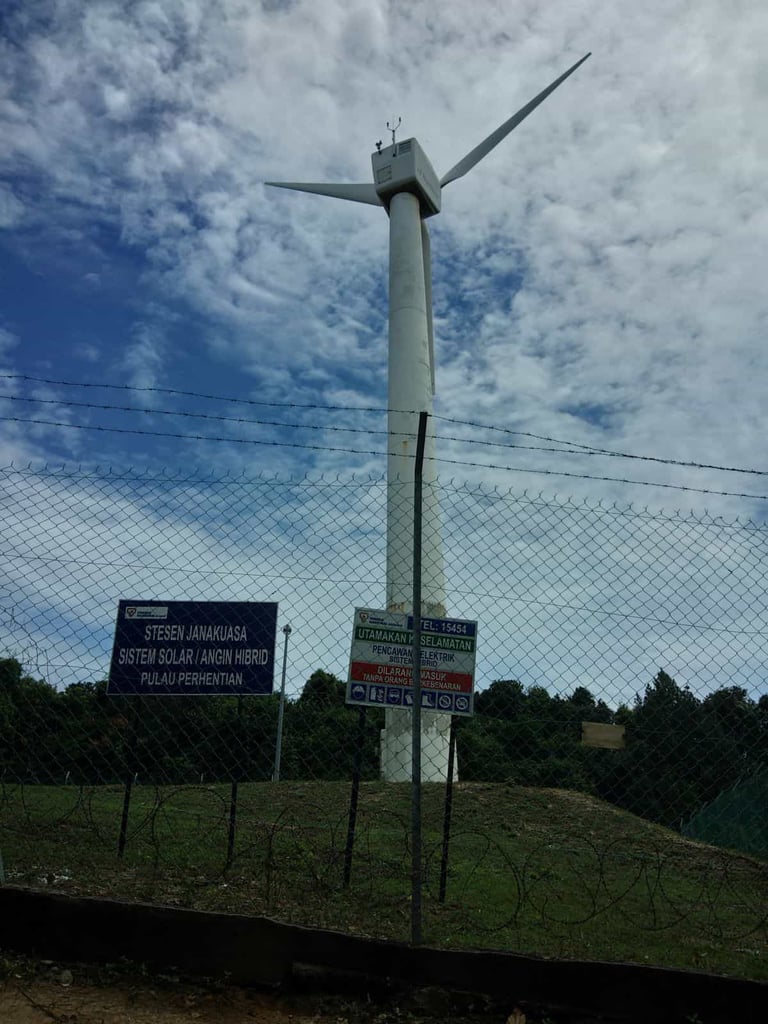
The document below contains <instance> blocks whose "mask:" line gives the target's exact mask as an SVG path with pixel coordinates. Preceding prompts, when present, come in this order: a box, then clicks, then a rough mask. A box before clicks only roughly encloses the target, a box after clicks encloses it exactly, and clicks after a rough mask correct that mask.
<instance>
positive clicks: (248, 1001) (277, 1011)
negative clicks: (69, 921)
mask: <svg viewBox="0 0 768 1024" xmlns="http://www.w3.org/2000/svg"><path fill="white" fill-rule="evenodd" d="M326 1019H327V1020H328V1021H329V1024H332V1022H333V1024H335V1020H336V1018H326V1017H324V1016H323V1015H316V1014H312V1013H309V1014H307V1013H305V1012H304V1013H303V1012H297V1011H296V1010H294V1009H291V1008H288V1007H286V1006H284V1005H281V1003H280V1000H279V999H278V998H277V997H274V996H269V995H264V994H259V993H253V992H246V991H243V990H242V989H227V990H226V991H223V992H210V991H209V992H206V991H203V990H200V989H194V988H192V987H191V986H185V985H180V986H178V988H177V990H176V991H173V990H172V989H170V988H169V987H163V988H157V987H156V986H153V985H152V984H151V983H150V984H148V985H139V984H136V983H132V984H125V983H122V984H118V985H107V986H102V985H95V984H93V983H91V982H88V981H85V982H78V981H77V980H76V979H74V980H73V981H72V982H71V983H70V984H65V985H63V984H61V983H60V982H56V981H34V980H33V981H30V982H24V981H21V980H17V979H13V978H8V979H6V981H5V982H4V983H3V984H2V987H0V1021H2V1022H3V1024H50V1022H51V1021H55V1022H58V1024H182V1022H183V1024H190V1022H191V1021H197V1022H199V1024H209V1022H210V1024H214V1022H216V1024H245V1022H248V1024H256V1022H258V1024H305V1022H309V1021H313V1022H315V1024H320V1022H321V1021H323V1020H326Z"/></svg>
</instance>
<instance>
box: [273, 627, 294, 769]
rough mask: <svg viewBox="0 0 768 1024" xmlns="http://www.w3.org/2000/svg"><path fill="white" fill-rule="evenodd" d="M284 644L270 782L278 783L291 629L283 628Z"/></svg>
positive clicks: (281, 754)
mask: <svg viewBox="0 0 768 1024" xmlns="http://www.w3.org/2000/svg"><path fill="white" fill-rule="evenodd" d="M283 635H284V636H285V643H284V644H283V674H282V679H281V681H280V708H279V710H278V712H277V741H276V743H275V767H274V771H273V772H272V781H273V782H279V781H280V762H281V760H282V757H283V717H284V715H285V672H286V669H287V667H288V637H289V636H290V635H291V627H290V626H287V625H286V626H283Z"/></svg>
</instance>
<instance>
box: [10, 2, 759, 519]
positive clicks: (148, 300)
mask: <svg viewBox="0 0 768 1024" xmlns="http://www.w3.org/2000/svg"><path fill="white" fill-rule="evenodd" d="M737 7H738V12H729V13H728V14H727V15H726V14H725V13H722V14H721V13H720V10H719V6H718V5H716V4H714V3H704V4H702V3H683V2H676V3H675V2H673V3H668V2H664V3H661V2H659V3H653V2H652V3H649V4H645V5H643V7H642V9H641V10H638V11H628V10H621V11H620V10H618V9H617V8H616V7H615V5H612V4H600V3H595V2H594V0H590V2H588V0H577V2H575V3H574V2H568V3H558V2H554V3H548V4H546V5H539V4H534V3H521V4H513V5H512V7H509V6H508V5H505V6H499V5H497V4H493V3H479V4H478V5H477V6H476V15H475V16H473V19H472V24H471V25H468V24H466V19H465V16H464V10H463V5H462V4H460V3H439V4H438V3H432V2H415V3H412V4H408V5H401V4H389V3H383V2H375V0H365V2H360V3H349V2H343V3H342V2H334V0H319V2H312V3H303V2H295V3H285V4H283V3H263V4H258V3H255V4H248V5H242V4H239V3H226V2H222V3H202V2H196V0H183V2H181V0H165V2H155V3H149V2H146V3H132V4H129V5H126V4H124V3H109V2H99V0H95V2H89V3H77V2H67V3H63V2H48V0H46V2H35V0H32V2H28V3H24V4H16V5H13V4H11V5H10V6H9V5H6V6H5V15H4V24H3V43H2V67H3V69H4V70H3V94H2V97H3V98H2V104H1V105H0V121H1V122H2V124H1V125H0V128H1V130H2V139H3V143H2V148H0V158H1V167H2V186H1V190H0V223H2V235H1V236H0V237H1V238H2V242H1V243H0V255H1V258H2V263H1V264H0V266H1V268H2V277H1V278H0V287H2V305H1V306H0V330H2V335H0V337H1V338H2V369H3V371H4V372H6V373H9V374H13V373H17V374H27V375H30V376H35V377H40V378H48V379H52V380H71V381H85V382H91V383H112V384H116V383H119V384H123V385H125V384H128V385H136V386H137V387H145V388H146V387H153V386H154V387H168V388H175V389H178V390H188V391H195V392H206V393H214V394H221V395H225V396H227V395H228V396H232V397H235V398H250V399H266V400H269V401H273V402H278V403H279V402H286V403H324V404H334V405H349V406H355V405H363V406H369V405H375V406H383V405H384V404H385V380H384V372H385V371H384V367H385V339H386V288H385V284H386V282H385V274H386V228H387V225H386V216H385V215H384V213H383V212H382V211H377V210H375V209H372V208H369V207H357V206H355V205H353V204H343V203H339V202H336V201H333V200H323V199H320V198H316V197H305V196H298V195H296V194H290V193H275V192H274V191H270V190H269V189H266V188H265V187H264V186H263V184H262V183H263V181H264V180H265V179H269V178H274V177H277V178H281V177H282V178H285V177H289V178H293V179H294V180H295V179H299V180H301V179H302V178H303V179H305V180H307V179H309V180H313V179H314V180H362V181H365V180H368V177H369V173H370V172H369V167H370V164H369V153H370V151H371V150H372V148H373V143H374V142H375V141H376V139H378V138H381V137H382V136H384V137H385V138H386V129H385V125H386V121H387V120H391V118H392V117H393V116H394V115H395V113H396V114H397V116H400V117H402V119H403V125H402V129H401V131H402V132H406V133H407V134H415V135H417V136H418V137H419V139H420V140H421V142H422V144H423V145H424V146H425V148H426V149H427V152H428V153H429V154H430V156H431V158H432V160H433V163H434V164H435V167H436V168H437V170H438V173H441V172H442V171H444V170H445V169H446V167H447V166H450V165H451V164H452V163H453V162H454V161H455V159H457V158H458V157H459V156H460V155H462V154H463V153H464V152H466V151H467V150H468V149H469V148H471V147H472V146H474V145H475V144H476V143H477V142H478V141H479V139H481V138H482V137H483V136H484V135H485V134H487V133H488V132H489V131H490V130H492V129H493V128H494V127H496V126H497V124H499V123H500V122H501V121H503V120H504V119H506V117H508V116H509V114H510V113H511V112H513V111H514V110H516V109H517V108H518V107H519V106H521V105H522V104H523V103H524V102H526V101H527V100H528V99H529V98H530V97H531V96H532V95H534V94H535V93H536V92H538V91H539V90H540V89H541V88H542V87H543V86H544V85H546V84H548V83H549V82H550V81H551V80H552V79H553V78H554V77H556V76H557V75H558V74H559V73H560V72H561V71H562V70H564V69H565V68H566V67H568V66H570V64H571V63H573V62H574V60H575V59H578V58H579V57H580V56H582V55H583V53H585V52H586V51H587V50H592V51H593V54H594V55H593V57H592V58H591V60H590V61H588V62H587V63H586V64H585V65H584V66H583V67H582V68H580V69H579V71H578V72H577V73H576V74H575V75H574V76H573V78H572V79H570V80H569V81H568V82H567V83H565V85H564V86H562V87H561V89H560V90H558V91H557V92H556V93H555V94H554V95H553V96H552V97H551V98H550V99H549V100H547V101H546V103H545V104H544V105H543V106H542V107H541V108H540V109H539V110H538V111H536V112H535V113H534V115H532V116H531V118H529V119H528V120H527V121H526V122H525V123H524V125H522V126H521V127H520V128H518V129H517V131H516V132H514V133H513V134H512V135H511V136H510V137H509V138H508V139H507V140H505V142H504V143H503V144H502V145H501V146H500V147H499V148H498V149H497V150H496V151H494V153H493V154H491V156H489V157H488V158H487V159H486V160H485V161H484V162H483V163H482V164H480V165H479V166H478V167H477V168H476V169H475V170H474V171H473V172H472V173H471V174H469V175H468V176H467V177H466V178H464V179H462V180H461V181H459V182H456V183H454V184H452V185H451V186H450V188H449V189H446V193H445V196H444V209H443V213H442V215H441V216H440V217H439V218H437V219H436V220H434V221H433V234H434V239H433V253H434V261H435V267H434V270H435V306H436V310H435V315H436V324H437V338H438V342H437V344H438V378H439V382H438V395H437V403H438V404H437V411H438V412H442V413H443V414H445V415H449V416H452V417H455V418H457V419H468V420H473V421H479V422H481V423H489V424H496V425H501V426H505V427H508V428H510V429H520V430H527V431H532V432H537V433H541V434H545V435H548V436H555V437H560V438H564V439H567V440H574V441H577V442H581V443H585V444H593V445H597V446H601V447H615V448H617V449H621V450H624V451H631V452H635V453H639V454H650V455H662V456H668V457H672V458H676V459H680V460H690V461H695V462H710V463H717V464H728V465H741V466H753V467H757V468H760V466H761V465H762V460H763V451H762V449H763V446H762V441H761V436H762V434H763V433H764V431H763V423H764V412H763V410H764V397H763V390H764V388H763V381H764V379H765V370H766V363H767V362H768V355H767V354H766V349H765V345H764V335H765V326H766V298H765V289H764V281H763V276H764V275H763V270H762V259H763V255H764V250H765V241H766V235H767V234H768V222H767V221H766V214H765V210H766V208H768V207H767V206H766V202H765V200H766V194H765V193H766V189H767V186H766V184H765V175H764V161H765V157H766V156H768V150H767V149H766V146H767V144H768V143H767V132H766V128H765V125H764V118H763V117H762V116H761V113H760V112H761V111H762V110H764V103H765V98H766V90H767V89H768V86H767V84H766V73H765V69H764V65H763V63H762V56H761V54H762V53H763V43H764V42H765V41H766V32H767V31H768V29H767V28H766V26H767V25H768V15H766V14H765V13H764V11H763V9H762V6H761V5H760V4H758V3H756V2H751V3H750V2H742V3H738V4H737ZM2 387H3V392H4V393H6V394H10V395H15V396H16V397H46V398H47V399H48V400H49V401H51V400H52V399H61V400H62V403H65V402H66V401H67V400H72V399H75V398H79V399H80V400H83V395H82V394H80V395H77V394H76V392H75V391H73V390H72V389H67V388H64V387H57V386H55V385H34V384H32V383H30V382H23V381H19V380H14V379H7V378H6V379H5V380H4V381H3V383H2ZM116 397H117V396H116V395H115V394H112V395H110V394H109V393H108V392H105V393H102V394H100V395H99V400H100V401H101V402H102V403H103V404H133V405H135V406H137V407H147V406H150V405H153V406H154V407H155V408H156V409H161V408H162V409H167V410H173V409H182V408H184V406H183V402H182V399H181V398H180V397H176V398H174V397H172V396H160V395H156V394H155V395H153V394H151V393H146V392H145V393H140V392H137V393H129V394H128V395H127V396H125V397H127V398H128V400H129V401H128V402H127V403H126V402H122V401H121V402H117V401H116V400H115V399H116ZM196 407H197V408H198V409H199V403H198V404H197V406H196ZM206 408H208V407H207V406H206ZM211 408H212V411H215V410H218V412H221V411H222V410H221V409H220V408H219V407H218V406H215V407H211ZM230 411H231V410H230ZM3 412H4V413H5V414H6V415H16V416H27V417H28V418H47V419H51V420H55V421H57V422H67V421H71V422H77V423H82V424H85V425H94V424H99V425H102V426H109V425H126V424H127V423H128V421H129V420H130V421H131V422H133V423H135V424H137V425H138V424H140V423H141V424H143V426H144V428H145V429H156V430H159V429H161V423H162V425H163V426H166V427H167V428H168V429H169V430H170V431H171V432H178V433H184V432H194V433H202V432H203V431H202V430H196V431H187V430H186V429H185V427H188V426H189V422H187V423H185V421H184V420H179V421H173V423H174V425H173V426H170V425H169V420H168V418H167V417H166V418H164V419H162V420H160V419H159V418H158V417H155V418H154V419H153V418H151V417H144V418H142V417H141V416H140V415H137V414H133V415H132V416H128V415H127V414H117V413H115V414H114V419H113V416H112V415H110V413H109V412H108V411H106V410H102V411H101V412H97V411H96V410H85V409H80V410H79V411H76V410H74V409H72V408H68V407H67V406H66V405H65V404H62V406H61V407H60V408H59V407H56V406H48V407H47V408H43V407H36V406H34V405H27V404H26V403H22V402H15V403H5V404H4V407H3ZM45 412H49V413H55V415H53V414H51V415H44V413H45ZM272 418H278V417H272ZM286 419H288V417H286ZM336 422H338V420H337V421H336ZM350 422H351V423H353V424H354V425H358V426H362V425H364V424H363V422H362V420H361V417H359V416H351V419H350ZM369 422H370V423H371V425H374V424H375V426H376V427H380V426H381V422H382V421H381V419H380V418H379V419H377V420H375V421H374V420H371V421H369ZM225 429H226V430H232V431H234V430H235V429H241V428H235V427H234V426H233V425H229V426H228V427H226V425H225ZM85 433H86V432H80V433H79V434H78V432H77V431H66V430H64V429H63V428H56V427H42V426H37V427H31V426H24V425H22V424H18V423H16V424H14V423H9V422H7V421H5V422H4V423H2V425H0V449H1V451H2V456H3V458H4V459H9V458H13V457H14V456H16V457H20V458H47V457H49V456H51V455H52V456H55V457H57V458H67V459H68V458H74V459H76V460H79V459H81V458H82V457H83V456H84V454H85V453H86V452H87V453H88V458H92V457H93V456H95V455H100V454H102V453H103V454H105V455H107V456H110V457H112V456H116V455H119V454H121V453H123V454H124V457H125V458H126V459H128V460H129V461H135V460H137V459H138V460H140V461H142V462H143V461H147V460H149V461H153V462H157V463H163V462H173V461H174V460H176V459H184V460H188V459H189V458H190V457H194V458H195V459H199V460H200V461H201V463H204V462H205V461H206V459H210V458H211V457H212V453H213V450H214V449H215V451H216V452H217V454H216V458H217V460H219V461H221V460H223V461H226V462H230V461H231V462H233V463H236V464H238V465H245V466H251V465H252V464H257V465H259V466H264V465H267V466H269V467H270V468H272V467H274V466H278V467H280V468H284V469H286V470H289V471H290V470H291V469H292V468H293V466H294V465H298V466H299V467H300V468H302V469H306V468H307V466H308V465H312V466H315V465H316V466H317V467H318V468H321V469H322V468H324V467H325V465H326V459H325V458H324V456H323V455H322V454H321V453H319V454H316V455H314V456H306V455H302V454H301V453H300V452H294V454H293V455H290V454H287V453H286V452H278V453H275V452H269V451H266V450H264V449H262V450H259V451H257V452H253V451H251V450H249V451H247V452H244V451H234V452H233V451H228V450H227V451H225V446H222V445H217V446H213V445H209V446H207V447H206V446H205V445H200V444H195V443H193V442H186V443H185V442H183V441H175V442H174V441H172V440H170V439H166V440H162V439H159V438H158V439H155V440H154V441H150V440H149V439H144V440H143V441H137V440H136V439H131V438H130V437H119V436H109V435H107V434H101V435H95V434H93V433H90V434H89V435H88V436H87V438H86V437H85V436H83V435H84V434H85ZM218 433H221V431H218ZM454 434H455V431H454ZM248 436H254V437H255V436H259V435H257V434H253V435H248ZM302 436H303V437H305V436H306V435H302ZM473 436H474V437H475V439H476V440H481V439H482V438H483V437H484V436H486V435H483V434H482V432H480V433H475V434H474V435H473ZM353 437H354V435H353ZM350 447H351V445H350ZM360 447H361V448H364V449H369V448H371V445H370V444H368V443H365V444H360ZM443 450H444V452H445V454H446V456H448V455H449V454H450V457H451V458H455V459H459V460H466V461H479V462H486V463H494V464H510V465H514V466H516V467H517V468H518V469H519V468H521V467H523V468H524V467H530V468H533V467H537V468H543V467H546V468H549V469H557V468H558V467H559V466H565V465H566V463H567V466H568V467H569V468H570V469H571V470H577V469H578V467H582V468H583V469H584V471H585V472H593V473H598V474H599V473H602V474H603V475H614V476H624V477H628V476H631V477H633V478H638V479H643V480H648V481H652V480H659V481H664V482H667V483H680V484H688V485H690V486H701V487H704V488H706V487H712V488H713V489H722V490H735V491H750V490H752V491H754V492H755V493H763V491H768V487H749V486H747V484H748V483H750V481H749V480H748V479H746V478H743V477H736V478H734V477H730V476H726V475H723V474H719V473H716V472H709V473H707V472H702V471H694V470H685V469H681V468H679V467H677V468H665V467H663V466H658V467H648V466H641V467H637V466H633V467H631V468H632V469H633V470H634V469H637V468H639V469H642V470H645V472H640V473H637V472H632V473H629V472H622V473H613V472H609V471H608V468H607V466H606V463H605V462H603V466H602V468H601V469H599V470H598V469H596V466H597V463H598V460H597V459H594V458H593V459H589V460H584V459H578V460H577V459H575V458H574V457H572V456H571V457H568V458H567V459H565V460H564V459H563V458H557V457H554V456H552V455H551V454H550V455H545V454H543V453H539V454H536V455H533V454H528V455H526V454H524V453H521V452H517V453H514V452H510V453H505V456H504V459H501V460H500V459H499V458H497V457H495V455H498V453H490V452H483V451H482V450H481V449H478V448H477V447H475V448H473V449H469V450H468V449H467V448H466V447H464V448H460V447H457V446H456V444H455V443H453V444H446V445H444V447H443ZM492 455H493V456H494V457H491V456H492ZM327 460H328V462H329V464H330V465H331V466H332V467H334V468H335V466H336V462H337V460H336V459H335V458H334V456H333V455H331V454H329V455H328V457H327ZM350 461H351V462H352V463H354V464H355V465H356V466H358V467H362V468H373V467H375V466H379V467H381V466H382V462H381V460H378V461H375V460H374V463H371V461H370V459H369V458H368V457H365V456H361V457H360V458H358V459H351V460H350V459H349V458H347V457H346V456H345V458H344V462H345V464H349V463H350ZM615 465H616V463H611V464H610V467H611V468H615ZM587 467H589V469H587ZM625 468H626V466H625ZM452 472H454V470H452ZM466 472H467V474H468V475H469V476H472V477H474V478H482V479H486V478H487V477H488V475H489V473H490V471H489V472H483V471H475V470H471V469H467V470H466ZM491 475H493V474H492V473H491ZM537 479H538V483H539V485H540V486H541V485H544V486H548V487H549V486H550V485H553V486H552V489H553V490H557V491H559V492H565V493H569V492H571V491H573V489H574V488H576V489H577V490H579V492H581V488H582V487H584V488H587V489H588V491H589V493H591V494H598V496H599V495H601V494H602V493H608V494H610V495H611V496H613V497H616V496H624V495H626V496H628V497H629V498H632V499H635V498H637V497H638V495H643V496H644V498H643V500H644V501H648V500H650V501H651V502H657V503H658V504H665V505H666V504H669V501H668V500H665V499H667V498H668V495H665V494H663V493H661V492H648V491H647V490H642V491H641V490H638V489H637V488H635V489H634V490H633V489H629V490H627V488H626V486H624V485H611V484H604V485H601V484H597V483H585V484H583V485H582V484H580V483H579V482H578V481H571V480H569V479H564V480H562V481H557V480H556V479H555V480H554V481H553V480H551V479H550V480H549V481H548V480H545V479H543V478H536V477H534V476H533V475H532V476H530V477H526V479H525V485H535V483H536V482H537ZM752 483H754V481H752ZM703 500H704V499H703V498H701V499H700V498H697V497H696V495H695V494H691V495H690V496H689V497H688V498H687V499H684V501H685V503H686V504H691V505H697V504H699V503H700V502H701V501H703ZM711 503H712V502H711V499H707V504H708V505H710V506H711ZM679 504H680V501H679V500H678V501H676V502H675V505H676V506H677V505H679ZM737 506H738V507H737ZM722 507H723V510H724V511H729V510H731V511H733V510H736V511H739V512H741V513H742V514H743V513H745V512H746V513H747V514H748V515H753V516H757V517H758V518H762V517H763V515H764V512H763V509H764V503H762V502H758V503H749V502H747V503H746V505H745V504H744V502H734V501H729V500H727V499H724V500H723V502H722Z"/></svg>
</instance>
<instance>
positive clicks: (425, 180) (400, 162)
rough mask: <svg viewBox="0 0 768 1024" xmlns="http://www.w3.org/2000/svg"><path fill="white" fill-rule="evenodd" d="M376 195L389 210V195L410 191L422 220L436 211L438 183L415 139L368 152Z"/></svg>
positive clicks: (390, 196) (390, 197)
mask: <svg viewBox="0 0 768 1024" xmlns="http://www.w3.org/2000/svg"><path fill="white" fill-rule="evenodd" d="M371 164H372V165H373V181H374V187H375V189H376V194H377V196H378V197H379V199H380V200H381V203H382V205H383V206H386V208H387V209H389V203H390V200H391V199H392V196H394V195H397V193H398V192H411V193H412V194H413V195H415V196H416V197H417V198H418V200H419V205H420V207H421V215H422V217H432V216H433V215H434V214H436V213H439V212H440V192H441V189H440V181H439V180H438V177H437V175H436V174H435V171H434V168H433V167H432V164H431V163H430V162H429V160H428V158H427V155H426V153H425V152H424V150H423V149H422V148H421V146H420V145H419V144H418V142H417V141H416V139H403V141H402V142H396V143H394V144H393V145H392V146H387V148H386V149H382V150H377V152H375V153H371Z"/></svg>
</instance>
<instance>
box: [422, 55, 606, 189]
mask: <svg viewBox="0 0 768 1024" xmlns="http://www.w3.org/2000/svg"><path fill="white" fill-rule="evenodd" d="M591 56H592V55H591V53H588V54H587V55H586V56H584V57H582V58H581V60H579V61H576V63H575V64H574V65H573V67H572V68H569V69H568V70H567V71H566V72H565V74H564V75H560V77H559V78H558V79H556V80H555V81H554V82H553V83H552V85H549V86H547V88H546V89H545V90H544V91H543V92H540V93H539V95H538V96H535V97H534V98H533V99H532V100H531V102H530V103H526V105H525V106H524V107H522V108H521V109H520V110H518V112H517V113H516V114H513V115H512V117H510V119H509V120H508V121H505V122H504V124H503V125H501V126H500V127H499V128H497V129H496V131H495V132H491V134H490V135H489V136H488V138H487V139H483V141H482V142H481V143H480V145H479V146H475V148H474V149H473V150H472V151H471V152H469V153H467V155H466V156H465V157H464V158H463V160H459V162H458V163H457V164H456V166H455V167H452V168H451V169H450V171H448V173H447V174H444V175H443V177H442V178H441V179H440V184H441V186H442V185H447V184H448V183H449V182H451V181H456V179H457V178H461V177H463V176H464V175H465V174H466V173H467V171H471V170H472V168H473V167H474V166H475V164H477V163H479V162H480V161H481V160H482V159H483V157H484V156H487V155H488V154H489V153H490V152H491V150H492V149H493V148H494V147H495V146H498V144H499V143H500V142H501V140H502V139H504V138H506V136H507V135H509V133H510V132H511V131H512V129H513V128H517V126H518V125H519V124H520V122H521V121H524V120H525V118H526V117H528V115H529V114H530V113H532V112H533V111H534V110H535V109H536V107H538V105H539V104H540V103H543V102H544V100H545V99H546V98H547V96H549V94H550V93H552V92H554V91H555V89H556V88H557V87H558V85H562V83H563V82H564V81H565V80H566V78H568V76H569V75H572V74H573V72H574V71H575V70H576V68H578V67H579V66H580V65H582V64H583V63H584V61H585V60H586V59H587V57H591Z"/></svg>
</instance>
